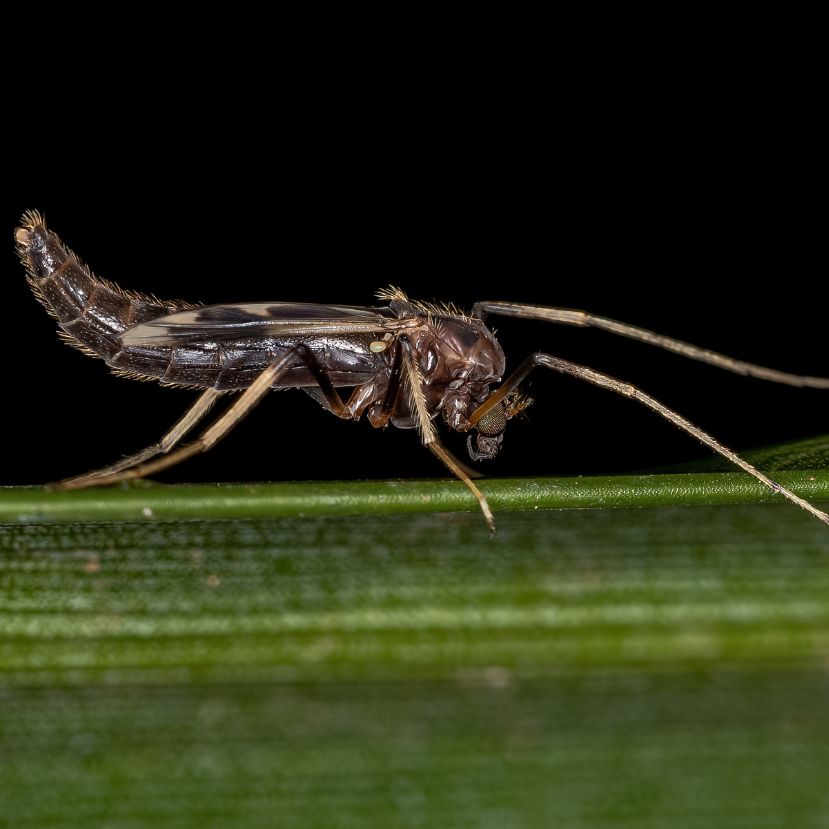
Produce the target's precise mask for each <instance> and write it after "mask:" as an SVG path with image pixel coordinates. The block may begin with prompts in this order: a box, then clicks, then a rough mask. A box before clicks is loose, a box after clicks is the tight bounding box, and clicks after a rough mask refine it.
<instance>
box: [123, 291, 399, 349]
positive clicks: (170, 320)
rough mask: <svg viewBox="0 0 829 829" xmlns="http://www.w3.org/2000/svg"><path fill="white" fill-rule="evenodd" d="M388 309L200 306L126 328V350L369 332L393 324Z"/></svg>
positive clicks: (269, 304) (281, 304)
mask: <svg viewBox="0 0 829 829" xmlns="http://www.w3.org/2000/svg"><path fill="white" fill-rule="evenodd" d="M394 322H397V320H395V318H394V315H393V314H392V312H391V311H390V310H389V309H388V308H360V307H354V306H349V305H314V304H310V303H295V302H253V303H243V304H239V305H205V306H204V307H202V308H192V309H190V310H187V311H178V312H176V313H175V314H168V315H167V316H163V317H158V318H156V319H154V320H150V321H148V322H142V323H141V324H140V325H135V326H133V327H132V328H128V329H127V330H126V331H125V332H124V333H123V334H122V335H121V341H122V342H123V343H124V345H125V346H139V345H143V346H160V345H181V344H185V343H206V342H221V341H223V340H239V339H247V338H252V337H271V338H277V339H278V338H280V337H303V336H320V335H322V334H359V333H364V334H371V333H374V332H377V333H378V334H379V333H383V332H386V331H389V330H393V329H394V328H396V327H397V326H394V325H393V323H394Z"/></svg>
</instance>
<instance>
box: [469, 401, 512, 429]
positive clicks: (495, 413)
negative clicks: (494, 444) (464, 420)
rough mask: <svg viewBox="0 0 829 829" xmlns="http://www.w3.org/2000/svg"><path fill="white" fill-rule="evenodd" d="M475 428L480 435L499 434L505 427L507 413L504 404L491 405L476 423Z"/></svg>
mask: <svg viewBox="0 0 829 829" xmlns="http://www.w3.org/2000/svg"><path fill="white" fill-rule="evenodd" d="M475 428H476V429H477V430H478V432H479V433H480V434H482V435H488V436H494V435H500V434H501V432H503V431H504V429H506V428H507V413H506V410H505V409H504V404H503V403H499V404H498V405H497V406H493V407H492V408H491V409H490V410H489V411H488V412H487V413H486V414H485V415H484V416H483V417H482V418H481V419H480V420H479V421H478V422H477V423H476V424H475Z"/></svg>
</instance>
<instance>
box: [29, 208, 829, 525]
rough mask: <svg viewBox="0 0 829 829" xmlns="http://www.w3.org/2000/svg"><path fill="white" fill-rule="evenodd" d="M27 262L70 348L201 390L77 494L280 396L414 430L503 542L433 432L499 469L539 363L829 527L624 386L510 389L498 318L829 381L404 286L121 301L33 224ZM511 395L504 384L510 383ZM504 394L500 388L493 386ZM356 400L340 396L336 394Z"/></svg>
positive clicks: (182, 452) (600, 322)
mask: <svg viewBox="0 0 829 829" xmlns="http://www.w3.org/2000/svg"><path fill="white" fill-rule="evenodd" d="M15 240H16V242H17V249H18V253H19V255H20V258H21V260H22V261H23V264H24V265H25V266H26V271H27V274H28V280H29V284H30V285H31V286H32V289H33V290H34V292H35V295H36V296H37V298H38V299H39V300H40V301H41V302H42V303H43V304H44V305H45V306H46V308H47V310H48V311H49V313H50V314H52V316H54V317H55V319H57V321H58V324H59V325H60V328H61V336H62V337H63V338H64V340H65V341H66V342H68V343H70V344H71V345H73V346H75V347H76V348H79V349H80V350H81V351H83V352H84V353H85V354H89V355H91V356H94V357H100V358H102V359H103V360H105V361H106V363H107V365H109V366H111V367H112V368H113V369H114V370H115V372H116V373H118V374H121V375H123V376H125V377H132V378H139V379H147V378H152V379H156V380H159V381H160V382H161V383H164V384H169V385H176V386H186V387H188V388H193V389H198V390H201V395H200V397H199V398H198V399H197V400H196V402H195V404H194V405H193V407H192V408H191V409H189V410H188V411H187V412H186V413H185V415H184V416H183V417H182V418H181V420H179V421H178V422H177V423H176V424H175V425H174V426H173V428H172V429H171V430H170V431H169V432H168V433H167V434H165V435H164V437H163V438H162V439H161V440H160V441H159V442H158V443H157V444H155V445H153V446H150V447H148V448H147V449H145V450H143V451H141V452H138V453H136V454H134V455H131V456H129V457H127V458H124V459H122V460H121V461H119V462H117V463H114V464H112V465H111V466H108V467H105V468H103V469H98V470H96V471H94V472H89V473H87V474H85V475H81V476H78V477H76V478H69V479H67V480H65V481H62V482H61V483H59V484H57V485H56V486H57V487H58V488H62V489H73V488H81V487H88V486H98V485H102V484H111V483H115V482H116V481H123V480H126V479H129V478H140V477H143V476H145V475H150V474H152V473H155V472H158V471H160V470H162V469H166V468H167V467H170V466H173V465H174V464H177V463H179V462H180V461H183V460H185V459H186V458H189V457H191V456H193V455H196V454H197V453H199V452H205V451H207V450H208V449H210V448H211V447H213V446H214V445H215V444H216V443H217V442H218V441H219V440H221V439H222V438H223V437H224V436H225V435H226V434H227V433H228V432H229V431H230V430H231V429H232V428H233V427H234V426H235V425H236V424H237V423H238V422H239V421H240V420H241V419H242V418H243V417H244V416H245V415H246V414H247V413H248V412H249V411H250V410H251V409H252V408H253V407H254V406H255V405H256V404H257V403H258V402H259V401H260V400H261V399H262V398H263V397H264V396H265V395H266V394H267V393H268V392H269V391H270V390H271V389H283V388H301V389H304V390H305V391H306V392H308V394H310V395H311V396H312V397H314V398H315V399H316V400H317V401H318V402H319V403H320V404H321V405H322V406H323V407H324V408H326V409H328V410H329V411H331V412H332V413H333V414H335V415H337V416H338V417H341V418H344V419H346V420H357V419H359V418H360V417H362V416H363V415H366V417H368V419H369V420H370V422H371V424H372V425H373V426H375V427H383V426H386V425H388V424H389V423H391V424H392V425H394V426H397V427H399V428H403V429H409V428H417V429H418V431H419V433H420V438H421V441H422V442H423V444H424V445H425V446H426V447H427V448H428V449H429V450H430V451H431V452H432V453H433V454H434V455H436V456H437V457H438V458H439V459H440V460H441V461H442V462H443V463H444V464H445V465H446V466H447V467H448V469H450V470H451V471H452V473H453V474H454V475H456V476H457V477H458V478H459V479H460V480H461V481H463V482H464V484H466V486H467V487H468V488H469V489H470V490H471V492H472V494H473V495H474V496H475V497H476V498H477V499H478V503H479V505H480V508H481V511H482V512H483V514H484V517H485V518H486V521H487V523H488V525H489V527H490V528H491V529H493V530H494V527H495V525H494V521H493V517H492V512H491V511H490V508H489V505H488V504H487V501H486V498H485V497H484V496H483V494H482V493H481V492H480V490H479V489H478V487H477V486H476V485H475V483H474V481H473V480H472V479H473V477H477V473H475V472H473V471H472V470H470V469H468V468H467V467H465V466H464V465H463V464H462V463H461V462H460V461H459V460H457V459H456V458H455V457H454V456H453V455H452V454H450V452H449V451H448V450H447V449H446V448H445V447H444V446H443V444H442V443H441V441H440V439H439V437H438V433H437V429H436V428H435V423H434V421H435V420H436V418H437V417H438V415H440V417H441V418H442V419H443V422H444V423H445V425H446V426H447V427H448V428H450V429H453V430H456V431H459V432H467V433H468V434H469V437H468V440H467V443H468V448H469V454H470V457H471V458H472V460H475V461H477V460H482V459H487V458H493V457H495V455H497V453H498V451H499V449H500V447H501V442H502V440H503V435H504V429H505V427H506V425H507V423H508V422H509V420H510V419H511V418H512V417H514V416H515V415H516V414H517V413H518V412H520V411H521V410H522V409H523V408H525V407H526V406H527V405H528V402H529V401H528V400H527V399H526V398H523V397H522V396H521V395H520V394H519V392H518V388H519V385H520V384H521V382H522V381H523V380H524V379H525V378H526V376H527V375H528V374H529V373H530V372H531V371H532V370H533V369H534V368H536V367H538V366H542V367H544V368H549V369H552V370H554V371H557V372H560V373H562V374H569V375H572V376H573V377H577V378H579V379H581V380H585V381H587V382H588V383H592V384H593V385H596V386H601V387H602V388H606V389H609V390H610V391H614V392H616V393H618V394H622V395H624V396H626V397H630V398H632V399H634V400H637V401H638V402H639V403H642V404H643V405H645V406H647V407H648V408H650V409H652V410H653V411H655V412H657V413H658V414H660V415H661V416H662V417H664V418H665V419H667V420H669V421H670V422H671V423H673V424H674V425H675V426H678V427H679V428H680V429H683V430H684V431H685V432H687V433H688V434H690V435H692V436H693V437H695V438H696V439H697V440H699V441H700V442H702V443H704V444H705V445H706V446H708V447H710V448H711V449H713V450H714V451H715V452H718V453H719V454H721V455H723V456H724V457H725V458H727V459H728V460H729V461H731V462H732V463H734V464H736V465H737V466H739V467H741V468H742V469H744V470H745V471H746V472H748V473H749V474H750V475H753V476H754V477H755V478H757V479H758V480H759V481H762V482H763V483H764V484H765V485H766V486H768V487H769V488H770V489H771V490H773V491H774V492H779V493H781V494H782V495H784V496H785V497H786V498H788V499H789V500H790V501H793V502H794V503H795V504H797V505H798V506H800V507H802V508H803V509H805V510H807V511H808V512H810V513H811V514H812V515H814V516H816V517H817V518H819V519H820V520H821V521H824V522H826V523H828V524H829V516H827V515H826V513H824V512H822V511H820V510H819V509H817V508H816V507H814V506H812V505H811V504H810V503H809V502H808V501H805V500H804V499H803V498H800V497H798V496H797V495H795V494H794V493H793V492H790V491H789V490H788V489H786V488H784V487H782V486H780V485H779V484H776V483H775V482H774V481H772V480H771V479H770V478H768V477H767V476H766V475H764V474H763V473H762V472H760V471H759V470H757V469H755V468H754V467H753V466H752V465H751V464H749V463H747V462H746V461H744V460H743V459H742V458H740V457H739V456H738V455H736V454H735V453H734V452H732V451H731V450H730V449H727V448H726V447H725V446H723V445H722V444H720V443H719V442H718V441H717V440H715V439H714V438H713V437H711V436H710V435H708V434H707V433H706V432H703V431H702V430H701V429H699V428H697V427H696V426H694V425H693V424H692V423H689V422H688V421H687V420H686V419H685V418H683V417H682V416H681V415H679V414H677V413H676V412H674V411H672V410H671V409H668V408H667V407H666V406H663V405H662V404H661V403H659V402H658V401H657V400H655V399H654V398H653V397H650V396H649V395H647V394H645V393H644V392H641V391H639V390H638V389H636V388H634V387H633V386H631V385H629V384H628V383H624V382H622V381H620V380H616V379H614V378H613V377H609V376H607V375H606V374H601V373H599V372H598V371H594V370H593V369H590V368H587V367H585V366H580V365H577V364H575V363H571V362H569V361H567V360H562V359H561V358H559V357H554V356H552V355H550V354H543V353H536V354H532V355H531V356H529V357H528V358H527V359H526V360H524V362H523V363H521V365H520V366H519V367H518V368H517V369H516V370H515V371H514V372H513V373H512V374H510V375H509V376H508V377H507V379H506V380H505V381H504V382H503V383H502V382H501V379H502V377H503V376H504V374H505V371H506V360H505V357H504V353H503V351H502V350H501V347H500V346H499V344H498V342H497V341H496V339H495V337H494V336H493V334H492V332H491V331H490V330H489V329H488V328H487V327H486V325H485V319H486V317H487V315H489V314H498V315H501V316H509V317H521V318H524V319H537V320H546V321H548V322H555V323H563V324H566V325H577V326H592V327H594V328H601V329H604V330H605V331H610V332H613V333H615V334H619V335H621V336H623V337H629V338H632V339H635V340H640V341H642V342H646V343H650V344H651V345H656V346H659V347H661V348H665V349H668V350H669V351H673V352H675V353H677V354H681V355H683V356H685V357H689V358H691V359H693V360H700V361H702V362H705V363H709V364H711V365H714V366H718V367H720V368H723V369H726V370H728V371H733V372H736V373H738V374H744V375H750V376H752V377H759V378H762V379H765V380H771V381H773V382H777V383H787V384H789V385H793V386H809V387H812V388H822V389H829V378H821V377H803V376H799V375H794V374H787V373H785V372H780V371H775V370H774V369H770V368H764V367H762V366H757V365H753V364H752V363H746V362H743V361H741V360H735V359H732V358H730V357H725V356H723V355H721V354H717V353H715V352H713V351H708V350H705V349H702V348H698V347H696V346H693V345H689V344H687V343H684V342H681V341H679V340H674V339H671V338H669V337H663V336H662V335H660V334H655V333H653V332H651V331H646V330H644V329H641V328H635V327H634V326H631V325H626V324H625V323H620V322H615V321H614V320H610V319H605V318H602V317H596V316H593V315H591V314H588V313H585V312H583V311H571V310H563V309H558V308H547V307H542V306H534V305H521V304H517V303H512V302H479V303H477V304H476V305H475V306H474V308H473V309H472V313H471V314H464V313H461V312H460V311H459V310H458V309H457V308H455V307H454V306H450V305H433V304H430V303H424V302H415V301H412V300H409V299H408V297H407V296H406V295H405V294H404V293H403V292H402V291H401V290H399V289H397V288H390V289H388V290H384V291H381V292H380V294H379V298H380V299H381V300H385V302H386V304H385V305H382V306H379V307H374V308H361V307H352V306H335V305H311V304H300V303H280V302H271V303H257V304H245V305H211V306H194V305H189V304H186V303H183V302H164V301H160V300H157V299H155V298H154V297H151V296H146V295H144V294H139V293H134V292H130V291H124V290H122V289H121V288H119V287H118V286H116V285H114V284H112V283H111V282H107V281H105V280H103V279H99V278H98V277H96V276H94V275H93V274H92V272H91V271H90V270H89V269H88V268H86V267H85V266H84V265H83V264H82V263H81V262H80V261H79V260H78V258H77V257H76V256H75V255H74V254H73V253H72V252H71V251H70V250H69V249H68V248H66V247H65V246H64V245H63V243H62V242H61V241H60V239H59V238H58V237H57V236H56V235H55V233H53V232H52V231H50V230H48V229H47V227H46V224H45V222H44V220H43V217H42V216H41V215H40V214H39V213H37V212H34V211H31V212H28V213H26V214H24V216H23V218H22V221H21V226H20V227H19V228H17V230H16V231H15ZM498 384H500V385H498ZM493 387H495V388H493ZM342 388H350V389H351V391H350V393H349V394H348V395H347V396H346V397H345V399H343V397H341V395H340V392H339V391H338V390H339V389H342ZM226 392H240V393H239V394H238V396H236V397H235V398H234V400H233V402H232V403H231V404H230V406H229V407H228V409H227V411H226V412H225V413H224V414H223V415H221V416H220V417H219V418H218V419H217V420H216V421H215V423H213V425H212V426H210V427H209V428H208V429H206V430H205V431H204V432H203V433H202V434H201V435H200V436H199V437H198V438H196V440H194V441H193V442H191V443H188V444H186V445H183V446H181V447H179V448H175V447H176V446H177V444H178V443H179V442H180V441H181V440H182V439H183V438H184V437H185V435H187V433H188V432H190V431H191V430H192V429H193V428H194V427H195V426H196V425H197V424H198V422H199V421H200V420H202V418H203V417H204V416H205V415H206V414H207V413H208V412H209V411H210V409H211V407H212V406H213V404H214V403H215V402H216V401H217V399H218V398H219V397H220V396H222V395H223V394H224V393H226Z"/></svg>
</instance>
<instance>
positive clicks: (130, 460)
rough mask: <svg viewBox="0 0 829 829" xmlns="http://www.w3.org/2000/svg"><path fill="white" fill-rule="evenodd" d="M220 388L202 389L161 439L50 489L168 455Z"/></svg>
mask: <svg viewBox="0 0 829 829" xmlns="http://www.w3.org/2000/svg"><path fill="white" fill-rule="evenodd" d="M220 395H221V392H219V391H216V389H207V391H205V392H203V393H202V394H201V395H200V396H199V399H198V400H197V401H196V402H195V403H194V404H193V406H191V407H190V408H189V409H188V410H187V411H186V412H185V413H184V416H183V417H182V418H181V419H180V420H179V421H178V422H177V423H176V424H175V425H174V426H173V428H172V429H170V431H169V432H167V434H165V435H164V437H162V438H161V440H160V441H158V443H154V444H153V445H152V446H148V447H147V448H146V449H142V450H141V451H140V452H136V453H135V454H134V455H128V456H127V457H126V458H122V459H121V460H120V461H116V462H115V463H113V464H110V465H109V466H105V467H103V468H102V469H96V470H94V471H93V472H87V473H86V474H85V475H77V476H76V477H74V478H66V479H65V480H63V481H58V482H57V483H55V484H50V486H49V488H50V489H83V488H84V487H88V486H95V485H96V484H98V483H104V481H102V480H101V478H102V477H107V476H109V475H113V474H115V473H116V472H121V471H122V470H124V469H129V468H130V467H133V466H138V465H139V464H142V463H144V462H145V461H148V460H150V458H154V457H155V456H156V455H166V454H167V453H168V452H169V451H170V450H171V449H172V448H173V447H174V446H175V445H176V444H177V443H178V442H179V441H180V440H181V439H182V438H184V436H185V435H186V434H187V433H188V432H189V431H191V430H192V429H193V428H194V427H195V426H196V425H197V424H198V422H199V421H200V420H201V419H202V418H203V417H204V416H205V415H206V414H207V413H208V412H209V411H210V409H211V408H212V407H213V404H214V403H215V402H216V400H217V398H218V397H219V396H220Z"/></svg>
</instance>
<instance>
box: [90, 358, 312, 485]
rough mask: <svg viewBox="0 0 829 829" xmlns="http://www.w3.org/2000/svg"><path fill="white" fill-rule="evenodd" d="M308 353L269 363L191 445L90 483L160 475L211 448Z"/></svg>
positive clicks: (101, 483)
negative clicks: (284, 373) (157, 473)
mask: <svg viewBox="0 0 829 829" xmlns="http://www.w3.org/2000/svg"><path fill="white" fill-rule="evenodd" d="M308 352H309V349H308V347H307V346H304V345H298V346H296V347H294V348H292V349H291V350H290V351H288V352H287V353H285V354H284V355H282V356H281V357H280V358H279V359H278V360H275V361H274V362H273V363H271V365H269V366H268V367H267V368H266V369H265V370H264V371H263V372H262V373H261V374H260V375H259V376H258V377H257V378H256V379H255V380H254V381H253V383H251V384H250V386H248V387H247V388H246V389H245V391H244V392H242V394H240V395H239V397H237V398H236V400H235V401H234V402H233V404H232V405H231V406H230V407H229V408H228V409H227V411H225V413H224V414H223V415H222V416H221V417H220V418H219V419H218V420H217V421H216V422H215V423H214V424H213V425H212V426H210V427H208V428H207V429H205V431H204V432H202V434H201V435H199V437H198V438H196V440H194V441H193V442H192V443H188V444H185V445H184V446H182V447H180V448H179V449H176V450H175V451H173V452H170V453H169V454H167V455H165V456H164V457H163V458H157V459H155V460H151V461H149V462H147V463H141V464H139V465H138V466H133V467H131V468H129V469H123V470H121V471H119V472H114V473H111V474H108V475H98V476H96V477H95V479H94V480H93V481H90V483H91V484H94V485H95V486H98V485H105V484H114V483H117V482H118V481H126V480H129V479H131V478H143V477H144V476H146V475H152V474H154V473H156V472H160V471H161V470H162V469H169V467H171V466H175V465H176V464H178V463H181V462H182V461H184V460H187V458H192V457H193V456H194V455H198V454H200V453H202V452H207V451H208V450H209V449H212V448H213V447H214V446H215V445H216V444H217V443H218V442H219V441H220V440H221V439H222V438H223V437H224V436H225V435H227V433H228V432H230V431H231V430H232V429H233V427H234V426H236V425H237V424H238V423H239V422H240V421H241V420H242V418H244V417H245V415H246V414H247V413H248V412H249V411H250V410H251V409H253V408H254V407H255V406H256V404H257V403H259V401H260V400H261V399H262V398H263V397H264V396H265V395H266V394H267V393H268V392H269V391H270V390H271V386H273V385H274V383H276V382H277V380H278V379H279V377H280V375H281V374H282V373H283V372H284V371H285V370H286V369H288V368H291V367H292V365H293V364H295V363H296V362H297V361H304V360H305V359H306V357H307V354H308Z"/></svg>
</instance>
